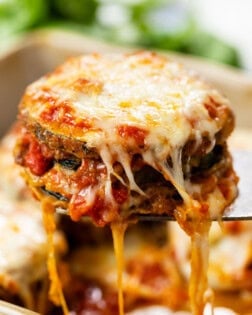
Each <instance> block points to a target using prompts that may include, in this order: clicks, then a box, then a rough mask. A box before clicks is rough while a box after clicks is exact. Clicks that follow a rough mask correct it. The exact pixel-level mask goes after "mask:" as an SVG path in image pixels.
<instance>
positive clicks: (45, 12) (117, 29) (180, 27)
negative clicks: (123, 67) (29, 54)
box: [0, 0, 241, 67]
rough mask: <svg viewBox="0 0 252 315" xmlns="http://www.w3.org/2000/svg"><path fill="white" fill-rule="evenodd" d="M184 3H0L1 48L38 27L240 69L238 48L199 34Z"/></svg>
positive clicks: (106, 0) (23, 0) (69, 0)
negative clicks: (59, 29)
mask: <svg viewBox="0 0 252 315" xmlns="http://www.w3.org/2000/svg"><path fill="white" fill-rule="evenodd" d="M187 3H188V2H185V1H175V0H173V1H172V0H117V1H112V0H0V50H3V49H5V48H6V47H7V46H8V45H9V44H10V43H11V42H12V41H15V39H16V38H17V37H19V36H20V35H22V34H24V33H26V32H29V31H31V30H33V29H36V28H41V27H47V28H48V27H49V28H50V27H61V28H65V29H71V30H76V31H77V32H82V33H84V34H89V35H91V36H94V37H97V38H102V39H103V40H107V41H110V42H114V43H118V44H121V45H128V46H129V45H137V46H142V47H148V48H157V49H163V50H173V51H179V52H183V53H187V54H193V55H196V56H201V57H205V58H208V59H211V60H215V61H217V62H221V63H226V64H229V65H232V66H236V67H240V66H241V63H240V58H239V54H238V52H237V50H236V49H235V48H234V47H232V46H230V45H229V44H227V43H226V42H224V41H223V40H220V39H219V38H217V37H216V36H214V35H212V34H209V33H206V32H204V31H202V30H201V29H200V28H199V26H198V25H197V22H196V18H195V16H194V15H193V12H191V10H190V7H189V6H188V4H187Z"/></svg>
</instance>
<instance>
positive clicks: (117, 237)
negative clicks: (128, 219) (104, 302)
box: [111, 222, 127, 315]
mask: <svg viewBox="0 0 252 315" xmlns="http://www.w3.org/2000/svg"><path fill="white" fill-rule="evenodd" d="M126 229H127V224H126V223H122V222H115V223H112V224H111V230H112V235H113V242H114V251H115V256H116V264H117V286H118V305H119V315H123V314H124V302H123V270H124V258H123V253H124V250H123V248H124V233H125V231H126Z"/></svg>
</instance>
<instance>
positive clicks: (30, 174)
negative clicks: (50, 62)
mask: <svg viewBox="0 0 252 315" xmlns="http://www.w3.org/2000/svg"><path fill="white" fill-rule="evenodd" d="M19 118H20V120H21V121H22V123H23V134H22V137H21V139H20V141H19V143H18V145H17V148H16V153H15V155H16V161H17V163H18V164H20V165H22V166H24V167H25V170H26V180H27V181H28V183H29V184H30V185H31V186H32V189H33V191H34V192H35V194H36V195H37V196H38V198H39V199H41V198H43V196H44V195H49V196H51V197H52V200H53V199H54V200H55V204H57V205H58V206H60V207H63V208H67V209H68V210H69V213H70V216H71V218H72V219H73V220H79V219H80V218H81V217H82V216H86V215H87V216H90V217H92V219H93V221H94V222H95V223H96V224H98V225H100V226H103V225H105V224H107V223H110V222H113V221H118V220H121V219H127V218H129V217H130V216H131V215H132V214H134V213H137V212H139V211H140V212H143V213H147V214H148V213H156V214H163V213H166V214H167V213H168V214H172V215H175V216H176V217H177V218H180V220H182V218H181V217H183V216H184V218H183V220H189V219H192V218H193V217H197V216H204V217H212V216H214V217H216V216H221V214H222V212H223V210H224V208H225V207H226V206H227V205H228V204H230V203H231V202H232V200H233V199H234V198H235V196H236V183H237V178H236V176H235V174H234V172H233V168H232V161H231V157H230V154H229V152H228V149H227V145H226V139H227V137H228V135H229V134H230V133H231V131H232V129H233V126H234V117H233V114H232V111H231V109H230V107H229V102H228V100H227V99H226V98H225V97H223V96H222V95H221V94H220V93H218V92H217V91H216V90H215V89H213V88H212V87H209V86H208V85H207V84H205V83H204V82H202V81H201V80H200V79H199V78H197V77H196V76H195V75H193V74H192V73H190V72H187V71H186V70H185V69H184V68H183V67H182V66H181V65H180V64H177V63H175V62H173V61H171V60H169V59H167V58H165V57H162V56H159V55H155V54H153V53H149V52H142V53H135V54H129V55H105V56H101V55H98V54H93V55H87V56H82V57H79V58H73V59H70V60H69V61H67V62H66V63H65V64H63V65H62V66H60V67H59V68H57V69H56V70H55V71H54V72H52V73H50V74H48V75H46V76H44V77H43V78H41V79H40V80H38V81H36V82H35V83H33V84H31V85H30V86H29V87H28V88H27V90H26V92H25V94H24V96H23V99H22V100H21V103H20V107H19ZM191 199H194V200H198V201H200V204H201V206H200V207H198V208H197V207H192V206H190V207H189V206H188V207H184V205H185V204H187V205H189V204H190V203H191ZM181 208H183V209H184V210H183V211H178V209H181ZM186 208H187V210H186ZM189 208H190V209H192V208H193V210H192V211H189V210H188V209H189Z"/></svg>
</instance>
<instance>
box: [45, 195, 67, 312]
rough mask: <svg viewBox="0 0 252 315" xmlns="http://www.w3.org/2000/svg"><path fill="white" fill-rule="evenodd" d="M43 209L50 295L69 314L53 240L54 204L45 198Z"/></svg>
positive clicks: (54, 228)
mask: <svg viewBox="0 0 252 315" xmlns="http://www.w3.org/2000/svg"><path fill="white" fill-rule="evenodd" d="M42 210H43V221H44V226H45V230H46V234H47V246H48V250H47V255H48V256H47V267H48V272H49V278H50V280H51V283H50V291H49V296H50V299H51V300H52V302H53V303H55V305H60V306H61V307H62V310H63V313H64V315H68V314H69V311H68V308H67V304H66V301H65V297H64V294H63V291H62V284H61V281H60V278H59V275H58V271H57V263H56V254H55V247H54V242H53V237H54V233H55V231H56V225H55V217H54V206H52V203H51V202H50V201H49V202H48V200H47V199H46V198H44V200H43V202H42Z"/></svg>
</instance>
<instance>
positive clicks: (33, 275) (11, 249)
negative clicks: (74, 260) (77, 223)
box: [0, 125, 65, 312]
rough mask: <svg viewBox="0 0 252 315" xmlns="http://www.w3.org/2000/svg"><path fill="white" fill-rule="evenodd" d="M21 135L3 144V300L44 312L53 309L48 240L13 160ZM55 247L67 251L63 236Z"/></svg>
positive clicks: (0, 267) (0, 242) (0, 168)
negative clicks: (50, 297)
mask: <svg viewBox="0 0 252 315" xmlns="http://www.w3.org/2000/svg"><path fill="white" fill-rule="evenodd" d="M19 133H20V126H17V125H16V126H14V127H13V128H12V130H11V131H10V132H9V133H8V134H7V135H6V136H5V137H4V138H3V139H2V141H1V143H0V174H1V176H0V227H1V235H2V236H1V238H0V299H1V300H5V301H7V302H11V303H15V304H18V305H22V306H25V307H27V308H29V309H33V310H37V311H41V312H43V311H45V310H46V309H47V307H48V305H49V304H48V303H49V302H48V298H47V294H45V293H46V291H47V290H46V287H47V286H48V276H47V268H46V257H47V239H46V234H45V231H44V227H43V223H42V216H41V211H40V207H39V204H38V203H37V202H35V200H34V199H33V198H32V196H31V194H30V192H29V191H28V190H27V187H26V185H25V182H24V180H23V179H22V178H21V177H20V175H19V173H20V168H19V166H18V165H15V163H14V160H13V152H12V150H13V146H14V143H15V142H16V139H17V135H18V134H19ZM54 244H55V248H56V253H57V255H60V254H61V253H63V252H64V251H65V241H64V238H63V236H62V234H61V233H60V232H57V234H56V235H55V239H54Z"/></svg>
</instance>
